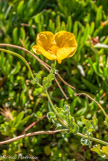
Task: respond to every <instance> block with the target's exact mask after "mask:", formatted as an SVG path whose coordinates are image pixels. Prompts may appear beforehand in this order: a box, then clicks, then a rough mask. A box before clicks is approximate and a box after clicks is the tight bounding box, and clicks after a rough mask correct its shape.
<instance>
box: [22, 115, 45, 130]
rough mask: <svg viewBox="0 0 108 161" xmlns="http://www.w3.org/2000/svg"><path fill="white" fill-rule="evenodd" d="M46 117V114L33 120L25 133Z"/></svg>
mask: <svg viewBox="0 0 108 161" xmlns="http://www.w3.org/2000/svg"><path fill="white" fill-rule="evenodd" d="M44 118H46V115H44V116H42V117H41V118H40V119H39V120H37V121H35V122H33V123H32V124H30V125H29V126H28V127H27V128H26V129H25V130H24V133H25V132H27V131H28V130H29V129H31V128H32V127H33V126H34V125H36V124H37V123H38V122H39V121H40V120H43V119H44Z"/></svg>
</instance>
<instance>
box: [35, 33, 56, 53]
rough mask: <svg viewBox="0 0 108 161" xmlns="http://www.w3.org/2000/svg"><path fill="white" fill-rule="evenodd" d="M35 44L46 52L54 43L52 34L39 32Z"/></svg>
mask: <svg viewBox="0 0 108 161" xmlns="http://www.w3.org/2000/svg"><path fill="white" fill-rule="evenodd" d="M36 42H37V45H38V46H41V47H43V48H44V49H45V50H48V49H49V48H50V47H51V46H52V44H53V42H54V35H53V33H52V32H49V31H45V32H40V33H39V34H38V35H37V39H36Z"/></svg>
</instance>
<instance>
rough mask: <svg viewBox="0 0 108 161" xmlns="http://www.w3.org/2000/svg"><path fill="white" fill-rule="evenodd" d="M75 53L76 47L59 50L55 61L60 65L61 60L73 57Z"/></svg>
mask: <svg viewBox="0 0 108 161" xmlns="http://www.w3.org/2000/svg"><path fill="white" fill-rule="evenodd" d="M75 51H76V47H71V48H69V47H67V48H60V49H59V50H58V51H57V60H58V63H59V64H60V63H61V62H62V60H63V59H65V58H68V57H71V56H73V55H74V53H75Z"/></svg>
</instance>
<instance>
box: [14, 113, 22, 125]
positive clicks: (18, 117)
mask: <svg viewBox="0 0 108 161" xmlns="http://www.w3.org/2000/svg"><path fill="white" fill-rule="evenodd" d="M23 117H24V112H23V111H22V112H20V113H19V114H18V116H17V117H16V119H15V120H14V125H15V124H16V125H15V126H17V124H18V123H19V122H20V121H21V120H22V118H23Z"/></svg>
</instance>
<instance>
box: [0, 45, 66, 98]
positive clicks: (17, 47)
mask: <svg viewBox="0 0 108 161" xmlns="http://www.w3.org/2000/svg"><path fill="white" fill-rule="evenodd" d="M0 46H4V47H7V46H8V47H12V48H16V49H20V50H23V51H25V52H27V53H29V54H30V55H31V56H33V57H34V58H35V59H36V60H37V61H38V62H39V63H40V64H41V65H43V66H44V67H45V68H46V69H47V70H48V71H49V72H50V69H49V67H48V66H47V65H46V63H44V62H43V61H42V60H41V59H39V58H38V57H37V56H36V55H34V54H33V53H32V52H30V51H29V50H27V49H25V48H23V47H20V46H17V45H11V44H0ZM50 68H51V67H50ZM55 81H56V83H57V85H58V87H59V88H60V90H61V92H62V94H63V95H64V97H65V98H66V99H68V97H67V96H66V94H65V93H64V91H63V89H62V87H61V86H60V84H59V82H58V80H57V78H55Z"/></svg>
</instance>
